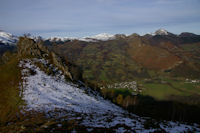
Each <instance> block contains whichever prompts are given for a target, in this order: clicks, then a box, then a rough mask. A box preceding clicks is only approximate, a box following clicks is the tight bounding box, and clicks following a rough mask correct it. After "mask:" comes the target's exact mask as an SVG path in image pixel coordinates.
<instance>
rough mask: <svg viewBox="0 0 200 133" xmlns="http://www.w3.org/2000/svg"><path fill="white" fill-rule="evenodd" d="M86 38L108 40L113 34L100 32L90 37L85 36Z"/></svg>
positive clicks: (113, 36) (112, 37)
mask: <svg viewBox="0 0 200 133" xmlns="http://www.w3.org/2000/svg"><path fill="white" fill-rule="evenodd" d="M86 38H89V39H95V40H101V41H107V40H110V39H114V38H115V35H112V34H108V33H101V34H98V35H95V36H91V37H86Z"/></svg>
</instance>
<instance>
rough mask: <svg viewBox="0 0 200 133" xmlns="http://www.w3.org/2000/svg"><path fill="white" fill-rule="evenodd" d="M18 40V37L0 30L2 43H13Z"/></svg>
mask: <svg viewBox="0 0 200 133" xmlns="http://www.w3.org/2000/svg"><path fill="white" fill-rule="evenodd" d="M17 41H18V37H16V36H14V35H12V34H10V33H6V32H4V31H2V30H0V42H2V43H4V44H9V45H14V44H16V42H17Z"/></svg>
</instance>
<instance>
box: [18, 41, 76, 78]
mask: <svg viewBox="0 0 200 133" xmlns="http://www.w3.org/2000/svg"><path fill="white" fill-rule="evenodd" d="M17 49H18V55H19V56H21V57H23V58H26V57H28V58H30V57H31V58H44V59H48V60H49V61H50V62H51V63H52V64H53V65H55V66H56V67H58V68H59V69H60V70H61V71H62V72H63V73H64V75H65V76H67V77H68V78H69V79H71V80H73V77H72V74H71V72H70V70H69V66H68V65H67V64H66V63H65V61H64V60H63V59H62V58H61V57H59V56H58V55H56V54H55V53H54V52H50V51H49V50H48V49H47V48H46V47H45V46H44V45H43V43H42V42H41V41H40V42H35V41H34V40H33V39H30V38H27V37H20V38H19V41H18V43H17Z"/></svg>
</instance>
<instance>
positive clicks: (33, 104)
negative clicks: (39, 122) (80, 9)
mask: <svg viewBox="0 0 200 133" xmlns="http://www.w3.org/2000/svg"><path fill="white" fill-rule="evenodd" d="M35 62H37V63H43V64H45V65H48V62H47V61H45V60H42V59H40V60H39V59H34V60H23V61H21V62H20V67H21V68H22V76H23V81H24V82H23V88H22V92H21V94H22V96H23V99H24V100H25V102H26V104H27V105H26V107H25V109H26V110H35V111H40V112H45V113H46V114H51V116H52V115H53V116H56V117H62V116H68V118H69V116H70V117H71V118H73V119H76V121H78V123H79V124H80V125H83V126H86V127H88V128H89V129H90V131H91V130H93V128H97V127H100V128H109V129H110V128H112V129H113V131H115V132H134V131H135V132H150V131H155V130H161V129H163V130H165V131H167V132H183V131H187V130H192V129H193V128H196V130H197V131H200V130H199V129H198V128H197V127H196V126H189V125H184V124H180V123H174V122H161V123H159V126H160V127H159V129H155V128H152V129H145V128H144V123H145V121H146V119H144V118H140V117H138V116H136V115H134V114H131V113H128V112H127V111H125V110H123V109H122V108H120V107H118V106H116V105H114V104H112V103H111V102H109V101H107V100H104V99H103V98H102V97H100V96H99V95H98V93H97V92H95V91H93V90H91V89H90V88H85V87H78V85H76V84H73V83H69V82H66V81H65V80H64V76H63V75H62V72H61V71H57V73H56V74H55V76H49V75H47V74H45V73H44V72H43V71H41V70H40V69H39V68H38V67H37V66H35V65H34V63H35ZM48 66H51V65H48ZM54 69H55V71H56V70H58V69H57V68H54ZM30 70H31V71H34V72H32V75H31V74H30V73H29V71H30ZM56 110H57V111H58V112H57V111H56ZM60 110H61V111H60Z"/></svg>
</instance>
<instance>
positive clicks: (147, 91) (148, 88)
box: [142, 79, 200, 100]
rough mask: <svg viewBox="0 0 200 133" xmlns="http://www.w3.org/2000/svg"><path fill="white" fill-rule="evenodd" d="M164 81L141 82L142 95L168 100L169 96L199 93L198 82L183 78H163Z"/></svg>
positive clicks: (199, 86) (199, 84)
mask: <svg viewBox="0 0 200 133" xmlns="http://www.w3.org/2000/svg"><path fill="white" fill-rule="evenodd" d="M162 81H163V82H164V83H160V82H156V81H153V80H152V81H151V82H142V85H143V88H144V89H143V92H142V94H143V95H148V96H152V97H154V98H156V99H158V100H168V97H169V96H172V95H173V96H191V95H195V94H197V95H200V83H187V82H185V81H184V80H174V79H164V80H162Z"/></svg>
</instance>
